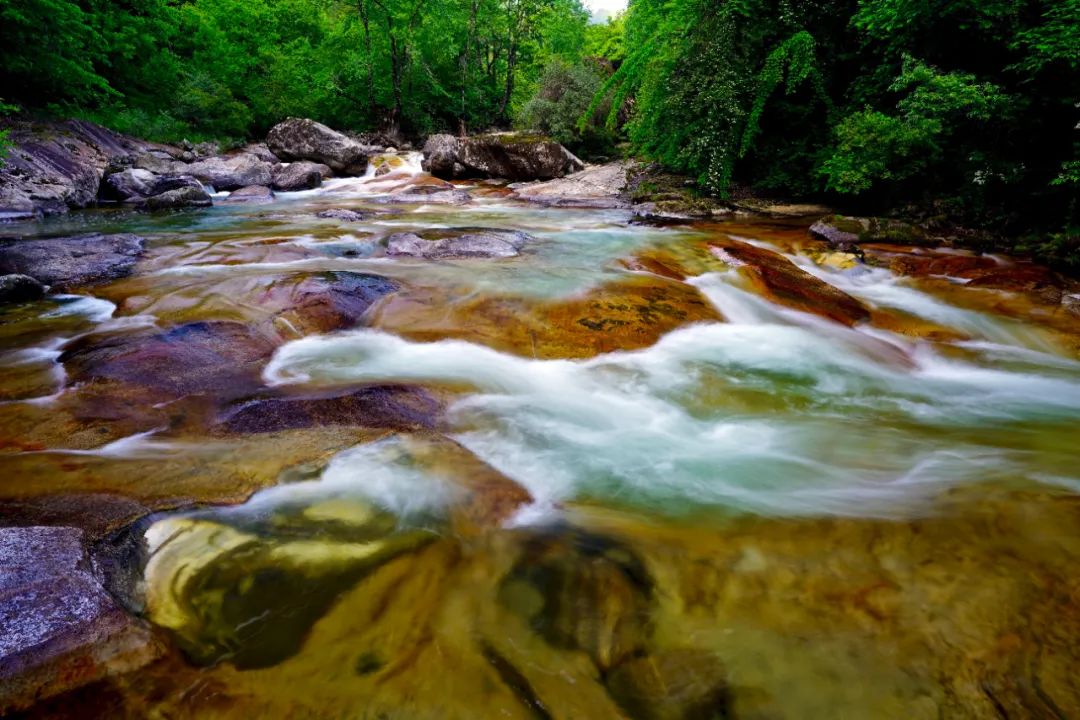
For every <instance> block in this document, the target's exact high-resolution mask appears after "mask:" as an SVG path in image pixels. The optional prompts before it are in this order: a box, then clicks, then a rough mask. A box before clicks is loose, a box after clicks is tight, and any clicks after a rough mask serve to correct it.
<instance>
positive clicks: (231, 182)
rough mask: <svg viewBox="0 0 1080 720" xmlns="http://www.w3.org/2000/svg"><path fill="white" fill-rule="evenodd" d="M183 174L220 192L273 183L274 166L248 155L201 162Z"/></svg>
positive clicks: (185, 169) (241, 154) (243, 154)
mask: <svg viewBox="0 0 1080 720" xmlns="http://www.w3.org/2000/svg"><path fill="white" fill-rule="evenodd" d="M183 172H184V173H185V174H187V175H191V176H193V177H194V178H196V179H197V180H199V181H200V182H203V183H206V184H207V185H211V186H212V187H213V188H214V189H215V190H217V191H219V192H220V191H222V190H237V189H239V188H242V187H247V186H249V185H269V184H270V183H271V182H273V166H272V165H271V164H270V163H268V162H265V161H263V160H260V159H259V158H257V157H255V156H254V155H250V154H248V153H240V154H239V155H233V156H229V157H211V158H207V159H205V160H199V161H198V162H193V163H191V164H189V165H187V166H186V167H185V168H184V169H183Z"/></svg>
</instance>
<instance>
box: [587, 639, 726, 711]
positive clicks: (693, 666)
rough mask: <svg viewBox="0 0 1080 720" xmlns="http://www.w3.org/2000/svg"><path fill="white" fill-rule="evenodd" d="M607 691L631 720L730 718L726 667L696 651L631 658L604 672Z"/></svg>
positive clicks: (708, 655) (673, 651)
mask: <svg viewBox="0 0 1080 720" xmlns="http://www.w3.org/2000/svg"><path fill="white" fill-rule="evenodd" d="M606 683H607V687H608V691H609V692H610V693H611V694H612V696H613V697H614V698H615V700H616V701H617V702H618V703H619V705H620V706H622V708H623V709H624V710H625V711H626V713H627V714H628V715H629V716H630V717H631V718H633V720H723V719H724V718H729V717H732V712H731V700H730V697H729V692H728V683H727V670H726V668H725V667H724V664H723V663H722V662H721V661H720V660H719V658H717V657H716V656H715V655H713V654H712V653H709V652H705V651H702V650H692V649H686V650H669V651H666V652H662V653H659V654H654V655H645V656H642V657H635V658H631V659H629V660H627V661H626V662H624V663H622V664H621V665H619V666H618V667H616V668H615V669H614V670H612V671H611V673H610V674H608V676H607V679H606Z"/></svg>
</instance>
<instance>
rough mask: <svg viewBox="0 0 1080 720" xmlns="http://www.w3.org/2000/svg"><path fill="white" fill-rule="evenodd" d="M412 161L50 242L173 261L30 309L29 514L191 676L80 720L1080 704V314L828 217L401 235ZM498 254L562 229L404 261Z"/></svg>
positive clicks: (487, 206)
mask: <svg viewBox="0 0 1080 720" xmlns="http://www.w3.org/2000/svg"><path fill="white" fill-rule="evenodd" d="M403 160H404V162H403V163H402V167H401V168H399V169H397V170H395V171H394V172H392V173H391V174H389V175H385V176H379V177H377V176H376V175H375V174H374V170H371V171H369V174H368V175H367V176H365V177H363V178H356V179H341V180H332V181H329V182H327V183H326V185H324V187H322V188H320V189H317V190H313V191H307V192H301V193H290V194H280V195H279V196H278V199H277V200H276V201H275V202H274V203H273V204H270V205H261V206H230V205H228V204H226V203H219V204H218V205H217V206H216V207H214V208H213V209H210V210H207V211H200V212H195V213H177V214H169V215H156V216H151V215H140V214H136V213H128V212H123V211H109V212H106V211H99V212H98V211H96V212H86V213H81V214H77V215H72V216H70V217H67V218H64V219H59V220H52V221H49V222H47V223H43V224H41V225H40V226H34V227H27V228H23V230H25V231H27V232H29V233H34V232H46V233H51V234H63V233H68V234H70V233H73V232H88V231H95V232H106V231H109V232H111V231H124V232H134V233H138V234H140V235H143V236H145V237H146V238H148V246H149V251H148V253H147V255H146V257H145V258H143V259H142V260H141V261H140V262H139V264H138V266H137V268H136V271H135V272H134V274H133V275H132V276H130V277H128V278H124V279H121V280H117V281H114V282H111V283H108V284H106V285H99V286H94V287H91V288H87V289H85V290H80V291H78V292H77V293H73V294H70V295H60V296H53V297H51V298H49V299H47V300H43V301H39V302H36V303H31V304H29V305H25V306H20V307H17V308H11V309H7V310H4V311H2V315H0V340H2V343H3V345H2V347H3V351H2V352H0V397H2V398H3V402H2V404H0V432H2V440H3V449H2V451H3V454H2V455H0V463H2V464H3V465H4V469H5V472H4V473H3V475H2V477H3V479H2V480H0V511H2V512H3V517H5V518H7V519H8V520H9V521H25V519H26V518H30V519H33V520H34V521H41V522H48V523H74V524H81V525H82V526H85V527H87V528H90V531H91V532H92V533H94V534H95V536H96V537H100V538H102V539H103V542H104V543H106V544H108V545H110V546H113V545H122V546H124V547H127V548H128V550H126V551H125V553H126V554H124V555H123V561H122V562H121V563H120V564H121V565H122V572H119V573H118V574H120V575H122V576H124V577H127V578H129V579H130V578H131V577H134V578H135V580H134V581H130V582H127V583H126V584H124V587H123V588H122V589H121V588H118V589H117V593H118V594H119V595H121V596H122V597H123V599H124V601H125V602H126V603H127V605H128V606H129V609H131V610H132V611H133V612H137V613H139V614H140V615H142V616H143V617H145V618H146V619H147V621H149V622H150V623H152V624H153V626H155V627H156V628H158V629H159V630H160V633H161V636H162V638H163V640H164V642H165V643H166V645H167V646H168V648H169V649H168V651H167V653H166V654H165V655H164V657H162V658H161V659H159V660H158V661H157V662H155V663H153V664H151V665H149V666H147V667H145V668H143V669H140V670H136V671H133V672H130V673H127V674H123V675H120V676H118V677H115V678H113V679H110V680H108V681H106V682H103V683H98V684H96V685H93V686H91V687H90V688H88V689H86V690H84V691H82V692H81V693H80V695H79V696H78V700H77V703H78V704H77V707H78V708H79V712H80V713H82V714H81V715H80V717H87V716H98V715H100V716H101V717H122V716H128V717H146V716H152V717H198V718H202V717H263V716H265V717H364V718H367V717H370V718H475V717H523V718H524V717H541V718H544V717H556V718H563V717H566V718H570V717H582V718H601V717H629V718H713V717H717V718H719V717H736V718H923V717H927V718H938V717H1048V718H1049V717H1072V716H1075V715H1076V714H1078V713H1080V689H1078V688H1077V686H1076V684H1075V678H1074V675H1075V670H1076V667H1077V662H1078V661H1080V650H1078V648H1080V612H1078V607H1080V581H1078V580H1077V579H1076V577H1077V576H1076V572H1075V568H1076V567H1077V565H1076V562H1077V561H1078V560H1080V504H1078V503H1077V493H1080V432H1078V430H1077V428H1078V422H1080V361H1078V359H1077V357H1078V355H1077V349H1078V347H1080V345H1078V341H1077V338H1078V337H1080V331H1078V327H1077V322H1076V320H1075V318H1074V317H1070V316H1068V314H1067V313H1065V314H1062V312H1061V311H1057V310H1055V311H1054V312H1049V311H1047V310H1046V309H1045V308H1041V307H1040V306H1039V305H1038V304H1037V303H1034V302H1033V301H1031V299H1030V298H1027V297H1026V296H1023V295H1020V294H1014V293H1009V292H1005V291H999V290H988V289H977V288H975V287H967V285H966V283H965V282H964V281H963V280H959V279H956V278H952V279H950V278H949V277H940V276H936V275H932V276H924V277H910V276H901V275H898V274H895V273H894V272H892V271H891V270H890V269H887V268H886V267H882V266H880V265H879V266H872V265H863V264H858V263H855V264H852V263H851V262H850V261H845V262H840V263H837V262H833V260H835V257H834V255H835V254H830V253H829V252H828V251H827V249H825V248H824V247H821V246H819V245H818V244H816V243H814V242H813V241H811V240H810V239H809V236H808V235H807V234H806V227H807V225H808V224H809V221H802V220H792V221H784V222H781V221H769V220H760V219H759V220H754V219H746V218H738V219H735V220H731V221H727V222H716V223H710V224H702V225H697V226H681V227H675V228H657V227H649V226H642V225H634V224H630V223H629V222H628V220H629V212H627V211H623V210H597V209H565V208H544V207H538V206H535V205H528V204H525V203H521V202H518V201H515V200H514V199H513V198H512V197H511V196H509V193H508V192H507V191H506V190H505V189H504V188H502V187H501V186H498V185H486V184H480V185H476V186H472V187H467V188H465V189H467V190H469V191H470V192H472V194H473V200H472V201H471V202H469V203H467V204H464V205H451V206H447V205H435V204H427V205H423V204H415V203H413V204H395V203H387V202H385V200H386V199H387V198H386V196H387V195H388V194H389V193H393V192H397V191H398V190H400V189H401V188H402V187H407V186H409V185H411V184H414V183H417V182H429V180H428V179H427V178H426V176H424V175H423V174H422V173H421V172H420V171H419V168H418V167H417V162H418V158H417V156H415V155H407V156H405V157H404V158H403ZM330 208H347V209H354V210H364V211H370V212H371V214H370V215H368V216H367V217H366V219H364V220H359V221H357V220H355V219H354V220H343V219H339V218H335V217H329V218H323V217H319V216H318V215H317V213H318V212H320V211H323V210H326V209H330ZM465 227H469V228H476V227H483V228H504V229H513V230H521V231H524V232H527V233H529V234H530V235H531V236H532V238H533V239H532V240H531V241H529V242H528V243H527V244H526V245H525V246H524V248H523V250H522V253H521V255H520V256H518V257H512V258H499V259H485V258H462V259H444V260H429V259H420V258H405V257H388V256H386V254H385V252H384V249H383V242H384V239H385V237H386V236H387V235H388V234H391V233H396V232H431V231H433V230H441V231H444V233H451V232H452V231H453V229H455V228H465ZM897 252H900V251H899V250H898V251H897ZM903 252H911V253H914V255H915V256H918V255H919V254H920V253H925V252H926V251H923V250H917V249H915V250H913V249H906V250H903ZM747 253H749V255H747ZM755 253H757V254H755ZM746 257H755V258H758V259H757V260H752V261H750V266H751V267H747V261H746V260H745V259H743V258H746ZM848 260H850V259H848ZM1000 262H1001V263H1003V264H1008V261H1006V260H1001V261H1000ZM759 263H764V265H763V266H762V267H766V268H768V267H771V268H774V269H775V270H776V272H779V273H781V274H783V275H784V277H789V278H790V277H794V278H796V279H797V282H798V283H800V286H801V287H804V288H810V289H811V290H810V292H809V295H808V297H801V298H799V299H796V300H793V299H792V297H791V296H790V294H787V295H785V293H784V292H781V290H783V288H781V287H780V286H779V285H776V284H775V283H770V281H769V280H768V278H769V277H770V276H769V275H768V273H766V274H765V276H764V277H765V278H766V279H765V281H764V283H762V282H761V277H762V276H761V275H758V274H755V267H757V264H759ZM945 275H947V273H945ZM343 278H344V279H346V280H343ZM357 278H360V280H357ZM815 278H816V279H817V281H823V284H818V285H814V284H813V281H814V279H815ZM319 283H322V284H321V285H320V284H319ZM335 283H337V284H335ZM340 283H344V285H340ZM350 283H352V284H350ZM357 283H362V285H357ZM373 283H382V284H381V285H379V286H378V287H380V288H382V290H380V292H379V293H376V295H377V297H373V299H372V302H371V304H370V307H366V306H365V308H366V309H364V310H363V312H362V313H357V312H352V311H351V310H347V311H341V310H340V309H338V308H337V306H335V305H334V302H336V300H335V301H327V300H325V296H326V295H325V294H326V293H327V292H329V293H330V295H332V296H333V297H335V298H337V297H339V296H340V295H341V294H342V292H344V294H346V295H348V293H349V292H353V291H354V290H355V288H357V287H363V288H365V291H366V289H367V288H371V287H374V285H373ZM341 287H346V288H347V292H345V291H342V290H341V289H340V288H341ZM312 288H315V289H314V290H312ZM320 288H321V289H320ZM327 288H330V290H327ZM814 288H816V290H815V289H814ZM384 290H389V292H383V291H384ZM800 292H801V291H800ZM320 293H323V295H320ZM335 293H337V294H335ZM815 293H818V295H815ZM845 294H846V295H845ZM320 298H322V299H320ZM852 298H854V300H852ZM819 305H820V311H819ZM834 305H835V306H836V307H848V308H855V309H854V310H853V311H852V312H854V313H855V315H856V316H855V317H853V318H852V319H848V318H845V317H840V316H838V314H837V312H839V311H836V312H834V311H833V310H831V309H830V308H832V307H833V306H834ZM346 308H347V309H348V308H355V306H349V305H346ZM350 313H351V314H350ZM343 316H347V317H344V320H343ZM328 318H329V319H328ZM838 320H839V321H838ZM178 326H179V328H180V329H176V330H172V331H170V330H169V329H170V328H177V327H178ZM225 327H228V328H237V327H239V328H244V330H243V331H242V333H241V331H238V330H230V331H229V332H231V333H240V334H235V335H227V336H226V337H225V338H224V339H215V338H216V337H217V336H216V335H214V333H216V332H219V331H220V329H221V328H225ZM249 331H250V333H251V335H250V337H249V335H246V334H243V333H248V332H249ZM207 337H209V338H210V340H208V341H206V342H210V343H216V344H211V345H206V346H201V347H200V348H199V349H198V350H186V349H185V348H186V347H190V345H187V346H186V345H185V343H193V342H197V341H199V338H207ZM237 337H238V338H241V339H240V340H236V339H233V338H237ZM146 338H151V339H152V340H151V341H146ZM251 338H254V339H251ZM249 340H250V341H251V342H252V343H254V344H255V345H257V346H258V347H260V348H263V350H262V351H260V352H261V354H260V353H259V352H255V351H252V353H253V354H252V353H249V354H244V355H243V360H235V357H239V356H234V355H233V354H230V353H233V352H236V353H239V352H240V351H241V350H244V348H241V347H240V346H241V345H242V344H243V343H245V342H248V341H249ZM125 343H131V344H130V345H125ZM139 343H143V344H141V345H140V344H139ZM260 343H261V344H260ZM116 347H119V348H121V350H120V351H116V350H115V348H116ZM128 347H130V348H134V349H132V350H130V351H129V350H124V348H128ZM245 347H246V346H245ZM87 348H89V351H88V350H87ZM101 348H106V349H105V350H101ZM110 348H113V349H110ZM207 348H209V349H207ZM73 349H76V350H78V351H77V352H74V353H73V352H72V351H73ZM87 352H89V355H86V354H85V353H87ZM103 352H104V353H105V355H101V354H100V353H103ZM117 352H119V355H117V354H116V353H117ZM244 352H247V351H246V350H244ZM80 353H83V354H80ZM95 353H98V354H97V355H95ZM110 353H112V354H110ZM125 353H127V354H125ZM223 355H224V356H225V357H226V358H227V359H229V360H227V363H226V364H225V365H222V364H220V363H219V364H218V365H213V364H209V365H206V366H205V369H203V366H202V365H200V363H203V362H204V361H206V359H207V358H208V357H210V358H211V359H213V358H219V357H221V356H223ZM87 357H89V358H90V360H86V358H87ZM101 357H105V358H106V360H105V361H104V363H105V364H104V366H101V365H94V362H100V358H101ZM95 358H99V360H95ZM170 363H173V364H170ZM228 363H235V364H236V367H229V365H228ZM241 365H242V366H243V368H244V372H247V371H248V370H250V371H251V372H250V376H251V377H248V376H247V375H244V374H243V373H242V372H240V371H239V370H238V368H239V367H240V366H241ZM102 367H105V368H106V369H105V370H102V369H101V368H102ZM234 370H235V371H236V372H235V373H234V372H233V371H234ZM234 375H235V377H234ZM222 377H224V378H226V379H224V380H221V381H220V382H217V381H216V380H215V379H216V378H222ZM246 383H250V384H246ZM357 391H364V392H366V393H368V394H367V395H363V394H362V398H361V399H360V400H351V399H350V400H349V403H352V404H348V405H345V404H343V402H344V401H340V400H339V399H340V398H342V397H345V396H348V397H349V398H353V397H354V396H353V395H350V393H355V392H357ZM356 397H360V396H356ZM363 398H371V399H370V401H369V400H366V399H363ZM401 398H404V399H401ZM357 403H358V404H357ZM365 403H369V404H365ZM397 403H405V404H406V406H407V407H405V409H402V408H401V407H399V406H398V404H397ZM387 404H388V406H389V409H387V407H386V405H387ZM403 415H404V416H405V417H404V419H403ZM238 418H239V419H238ZM387 418H389V419H387ZM148 513H149V514H148ZM140 517H141V519H139V520H138V522H135V523H134V524H132V525H128V523H130V522H131V521H132V520H135V519H136V518H140ZM115 562H116V561H114V563H115ZM72 702H74V701H69V702H68V704H66V705H65V704H64V703H60V704H55V703H54V704H52V705H43V706H41V707H40V708H39V710H40V712H41V714H50V713H52V714H60V713H61V711H62V710H65V709H66V710H70V709H71V708H72V707H74V705H72V704H71V703H72Z"/></svg>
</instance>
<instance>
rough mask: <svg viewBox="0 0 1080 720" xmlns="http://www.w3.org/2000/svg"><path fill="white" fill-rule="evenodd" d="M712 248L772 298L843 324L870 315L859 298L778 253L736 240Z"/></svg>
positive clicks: (850, 323) (720, 243)
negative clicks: (815, 275) (820, 278)
mask: <svg viewBox="0 0 1080 720" xmlns="http://www.w3.org/2000/svg"><path fill="white" fill-rule="evenodd" d="M712 250H713V252H714V254H715V255H716V256H717V257H718V258H720V259H721V260H723V261H725V262H727V263H728V264H730V265H734V266H735V267H737V268H739V271H740V272H742V273H743V274H744V275H746V277H748V278H749V279H750V281H751V282H752V283H753V284H754V286H755V287H756V288H757V290H758V291H759V292H760V293H761V294H762V295H764V296H765V297H767V298H768V299H770V300H772V301H773V302H777V303H779V304H781V305H786V306H787V307H790V308H794V309H795V310H801V311H803V312H808V313H813V314H815V315H821V316H822V317H827V318H830V319H831V320H835V321H837V322H839V323H843V324H845V325H854V324H855V323H858V322H862V321H865V320H868V319H869V318H870V311H869V309H868V308H867V307H866V306H865V305H863V304H862V303H861V302H860V301H858V300H856V299H855V298H853V297H851V296H850V295H848V294H847V293H845V292H844V291H843V290H840V289H839V288H836V287H833V286H832V285H830V284H829V283H827V282H825V281H823V280H819V279H818V278H816V277H814V276H813V275H811V274H810V273H808V272H806V271H805V270H802V269H800V268H799V267H798V266H796V265H795V263H793V262H791V261H790V260H788V259H787V258H785V257H784V256H783V255H780V254H779V253H775V252H773V251H771V250H765V249H763V248H759V247H756V246H754V245H750V244H748V243H742V242H738V241H736V240H731V241H728V242H718V241H712Z"/></svg>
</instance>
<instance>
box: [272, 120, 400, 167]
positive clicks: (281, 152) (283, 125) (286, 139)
mask: <svg viewBox="0 0 1080 720" xmlns="http://www.w3.org/2000/svg"><path fill="white" fill-rule="evenodd" d="M266 144H267V146H268V147H269V148H270V150H271V151H272V152H273V153H274V154H275V155H277V156H278V157H279V158H281V159H282V160H284V161H286V162H291V161H293V160H312V161H314V162H317V163H322V164H324V165H329V166H330V167H331V168H332V169H333V170H334V171H335V172H339V173H343V174H345V175H363V174H364V172H365V171H366V170H367V164H368V158H369V157H371V156H372V155H377V154H378V153H380V152H382V148H381V147H377V146H374V145H363V144H361V143H359V142H357V141H356V140H353V139H352V138H350V137H348V136H347V135H344V134H342V133H339V132H338V131H336V130H333V129H331V128H328V127H327V126H325V125H323V124H322V123H317V122H315V121H314V120H308V119H306V118H289V119H287V120H284V121H283V122H280V123H278V124H277V125H275V126H274V127H273V128H271V129H270V133H269V134H268V135H267V136H266Z"/></svg>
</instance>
